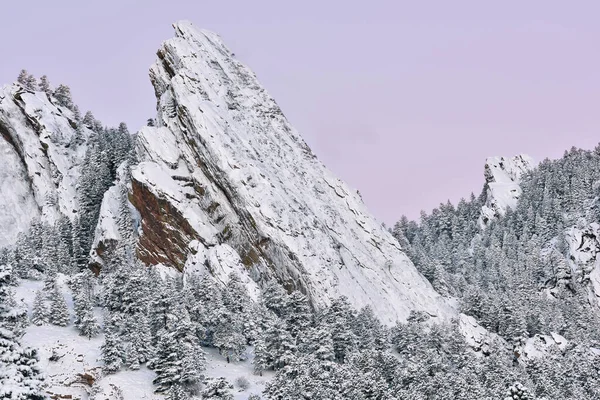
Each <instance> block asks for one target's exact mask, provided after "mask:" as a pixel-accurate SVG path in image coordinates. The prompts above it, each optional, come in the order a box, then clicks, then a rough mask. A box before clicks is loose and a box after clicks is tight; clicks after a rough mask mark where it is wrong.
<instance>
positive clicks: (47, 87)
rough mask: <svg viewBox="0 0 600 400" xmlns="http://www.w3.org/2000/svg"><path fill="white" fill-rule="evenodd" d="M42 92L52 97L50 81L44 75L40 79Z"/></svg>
mask: <svg viewBox="0 0 600 400" xmlns="http://www.w3.org/2000/svg"><path fill="white" fill-rule="evenodd" d="M40 90H41V91H42V92H44V93H46V95H47V96H48V97H50V96H52V88H51V87H50V81H49V80H48V77H47V76H46V75H42V77H41V78H40Z"/></svg>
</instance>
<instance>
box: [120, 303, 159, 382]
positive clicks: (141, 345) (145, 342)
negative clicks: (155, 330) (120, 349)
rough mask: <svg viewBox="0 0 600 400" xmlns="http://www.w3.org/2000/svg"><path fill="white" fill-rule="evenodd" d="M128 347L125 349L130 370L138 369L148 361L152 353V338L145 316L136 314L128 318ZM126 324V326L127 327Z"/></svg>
mask: <svg viewBox="0 0 600 400" xmlns="http://www.w3.org/2000/svg"><path fill="white" fill-rule="evenodd" d="M129 321H130V323H129V324H132V325H133V326H132V327H131V328H129V347H128V348H127V355H126V359H127V364H128V366H129V368H130V369H133V370H135V369H138V368H139V367H140V365H141V364H143V363H145V362H146V361H148V360H150V359H151V358H152V357H153V355H154V353H153V348H152V337H151V334H150V323H149V321H148V317H147V316H146V314H144V313H141V314H136V315H133V316H132V317H129ZM129 324H128V325H129Z"/></svg>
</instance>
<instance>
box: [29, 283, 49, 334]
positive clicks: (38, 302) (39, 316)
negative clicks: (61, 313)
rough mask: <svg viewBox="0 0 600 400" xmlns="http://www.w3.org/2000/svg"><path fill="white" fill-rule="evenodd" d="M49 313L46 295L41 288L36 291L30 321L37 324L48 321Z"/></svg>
mask: <svg viewBox="0 0 600 400" xmlns="http://www.w3.org/2000/svg"><path fill="white" fill-rule="evenodd" d="M49 314H50V312H49V310H48V306H47V304H46V296H44V293H43V292H42V291H41V290H38V291H36V292H35V298H34V300H33V308H32V311H31V323H32V324H34V325H38V326H39V325H43V324H45V323H47V322H49Z"/></svg>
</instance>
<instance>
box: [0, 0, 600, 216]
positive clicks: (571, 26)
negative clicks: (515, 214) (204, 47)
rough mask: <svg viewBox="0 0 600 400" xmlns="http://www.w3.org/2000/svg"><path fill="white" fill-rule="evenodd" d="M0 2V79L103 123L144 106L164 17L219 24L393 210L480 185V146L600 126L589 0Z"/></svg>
mask: <svg viewBox="0 0 600 400" xmlns="http://www.w3.org/2000/svg"><path fill="white" fill-rule="evenodd" d="M288 3H291V2H282V1H262V0H254V1H252V2H246V1H210V2H209V1H198V0H195V1H176V0H175V1H168V2H167V1H154V0H145V1H143V2H141V1H116V0H105V1H101V2H100V1H93V2H92V1H90V2H81V1H74V0H72V1H66V0H54V1H52V2H42V1H19V2H4V3H3V4H2V8H1V14H2V22H1V23H0V37H1V38H2V39H1V40H0V54H2V61H1V62H0V82H1V83H9V82H12V81H14V80H15V79H16V76H17V74H18V72H19V70H20V69H21V68H27V69H28V70H29V71H30V72H32V73H34V74H35V75H38V76H39V75H42V74H47V75H48V76H49V78H50V81H51V82H53V83H54V84H58V83H61V82H64V83H67V84H69V85H70V86H71V89H72V92H73V95H74V99H75V102H76V103H78V104H79V105H80V107H81V108H82V110H87V109H91V110H92V111H93V112H94V114H95V115H96V117H97V118H98V119H100V120H102V121H103V122H105V123H106V124H110V125H115V124H117V123H118V122H120V121H122V120H124V121H125V122H127V123H128V125H129V127H130V129H131V130H136V129H137V128H138V127H139V126H141V125H142V124H144V122H145V120H146V119H147V118H149V117H151V116H153V115H154V105H155V100H154V94H153V90H152V87H151V85H150V82H149V80H148V76H147V71H148V67H149V66H150V64H151V63H152V62H153V61H154V58H155V51H156V49H157V48H158V46H159V44H160V42H161V41H163V40H165V39H168V38H169V37H171V36H172V29H171V23H172V22H173V21H175V20H178V19H189V20H191V21H192V22H194V23H195V24H196V25H197V26H199V27H202V28H206V29H210V30H213V31H215V32H217V33H219V34H220V35H221V36H222V37H223V38H224V40H225V42H226V43H227V44H228V45H229V47H230V48H231V49H232V50H233V51H234V52H235V53H236V55H237V56H238V58H240V59H241V60H242V61H243V62H244V63H246V64H247V65H249V66H250V67H251V68H252V69H253V70H254V71H255V72H256V73H257V75H258V77H259V79H260V80H261V82H262V83H263V85H264V86H265V87H266V88H267V89H268V90H269V92H270V93H271V94H272V95H273V97H274V98H275V99H276V100H277V101H278V103H279V104H280V105H281V107H282V108H283V111H284V113H285V114H286V115H287V117H288V118H289V119H290V120H291V122H292V123H293V124H294V125H295V126H296V128H297V129H298V130H299V131H300V132H301V133H302V135H303V136H304V138H305V139H306V141H307V142H308V143H309V144H310V145H311V147H312V148H313V150H314V151H315V152H316V153H317V155H318V156H319V157H320V158H321V159H322V160H323V161H324V162H325V164H326V165H327V166H328V167H329V168H330V169H331V170H333V171H334V172H335V173H336V174H337V175H338V176H340V177H341V178H342V179H344V180H346V181H347V182H348V183H349V184H350V185H351V186H353V187H356V188H357V189H359V190H360V191H361V193H362V194H363V198H364V199H365V201H366V203H367V205H368V206H369V207H370V208H371V210H372V212H373V213H374V214H375V215H376V216H377V217H378V218H379V219H380V220H382V221H385V222H386V223H388V224H390V223H393V222H394V221H395V220H397V219H398V218H399V217H400V216H401V215H402V214H406V215H408V216H409V217H418V215H419V211H420V210H421V209H424V210H426V211H430V210H431V208H433V207H435V206H436V205H437V204H439V203H440V202H442V201H445V200H447V199H450V200H452V201H453V202H456V201H457V200H458V199H459V198H460V197H463V196H468V195H469V193H470V192H471V191H475V192H476V193H478V192H479V190H480V189H481V186H482V184H483V165H484V160H485V158H486V157H487V156H492V155H506V156H511V155H514V154H517V153H527V154H529V155H531V156H532V157H534V158H535V159H536V160H541V159H543V158H545V157H549V158H557V157H560V156H561V155H562V153H563V152H564V150H565V149H568V148H570V147H571V146H577V147H583V148H588V149H589V148H593V147H594V146H595V145H596V144H597V143H598V141H600V135H599V133H600V129H599V128H600V112H599V111H598V108H599V106H600V51H599V49H600V25H599V24H598V22H597V18H598V15H600V2H597V1H594V0H589V1H572V2H566V1H547V0H546V1H535V0H530V1H512V0H508V1H502V2H493V3H494V4H492V2H483V1H479V0H477V1H476V0H473V1H460V0H457V1H451V2H450V1H419V2H416V1H371V2H364V1H360V2H358V1H327V2H323V1H313V0H305V1H302V2H294V3H295V5H291V4H288Z"/></svg>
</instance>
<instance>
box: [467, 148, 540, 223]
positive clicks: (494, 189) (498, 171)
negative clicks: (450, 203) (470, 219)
mask: <svg viewBox="0 0 600 400" xmlns="http://www.w3.org/2000/svg"><path fill="white" fill-rule="evenodd" d="M533 167H534V162H533V159H532V158H531V157H529V156H527V155H524V154H521V155H518V156H514V157H512V158H505V157H489V158H488V159H487V160H486V162H485V169H484V175H485V181H486V182H487V187H488V189H487V196H486V202H485V205H484V206H483V207H482V208H481V216H480V217H479V224H480V225H481V226H482V227H485V226H486V225H487V224H488V223H489V222H490V221H491V220H494V219H496V218H498V217H500V216H502V215H504V213H505V212H506V210H507V209H508V208H515V206H516V205H517V201H518V200H519V196H521V187H520V186H519V181H520V179H521V175H523V174H524V173H526V172H528V171H531V170H532V169H533Z"/></svg>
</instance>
